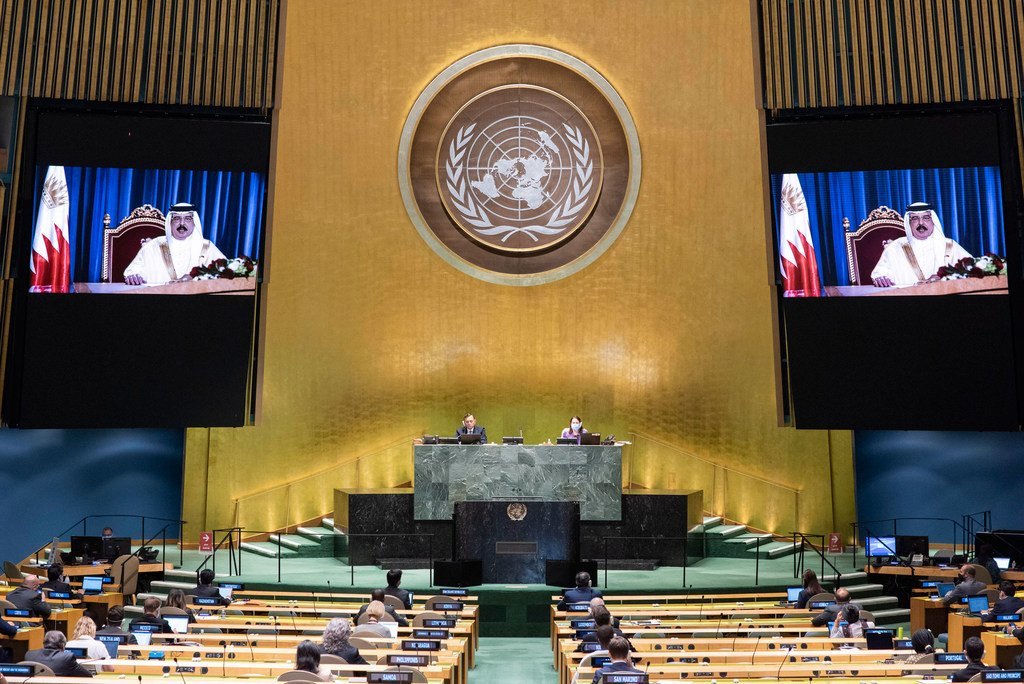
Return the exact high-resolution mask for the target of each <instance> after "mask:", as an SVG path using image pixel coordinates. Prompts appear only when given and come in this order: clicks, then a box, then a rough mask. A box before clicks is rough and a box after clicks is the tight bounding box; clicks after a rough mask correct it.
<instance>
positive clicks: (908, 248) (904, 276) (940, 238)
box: [871, 202, 971, 287]
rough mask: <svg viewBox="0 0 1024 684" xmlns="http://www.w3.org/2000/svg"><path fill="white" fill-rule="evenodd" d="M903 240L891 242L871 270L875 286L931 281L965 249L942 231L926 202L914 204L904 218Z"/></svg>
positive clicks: (958, 258) (959, 256)
mask: <svg viewBox="0 0 1024 684" xmlns="http://www.w3.org/2000/svg"><path fill="white" fill-rule="evenodd" d="M903 228H904V230H905V231H906V233H907V236H906V237H901V238H899V239H898V240H893V241H892V242H890V243H889V244H888V245H886V246H885V249H883V250H882V256H881V258H879V260H878V264H876V265H875V268H874V270H872V271H871V282H872V283H874V285H875V287H893V286H897V287H902V286H906V285H917V284H918V283H923V282H927V281H929V280H932V279H933V278H934V277H935V276H936V274H937V273H938V271H939V268H940V267H942V266H950V265H952V264H955V263H956V262H958V261H960V260H961V259H963V258H964V257H969V256H971V255H970V254H969V253H968V252H967V250H965V249H964V248H963V247H961V246H960V245H958V244H957V243H956V241H955V240H950V239H949V238H947V237H946V236H945V234H944V233H943V232H942V224H941V223H939V217H938V215H937V214H936V213H935V211H934V209H932V205H930V204H928V203H927V202H914V203H913V204H911V205H910V206H908V207H907V213H905V214H904V215H903Z"/></svg>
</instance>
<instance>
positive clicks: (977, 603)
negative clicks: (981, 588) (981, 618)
mask: <svg viewBox="0 0 1024 684" xmlns="http://www.w3.org/2000/svg"><path fill="white" fill-rule="evenodd" d="M987 610H988V596H985V595H984V594H981V595H980V596H968V597H967V612H968V613H969V614H970V615H981V614H982V613H984V612H985V611H987Z"/></svg>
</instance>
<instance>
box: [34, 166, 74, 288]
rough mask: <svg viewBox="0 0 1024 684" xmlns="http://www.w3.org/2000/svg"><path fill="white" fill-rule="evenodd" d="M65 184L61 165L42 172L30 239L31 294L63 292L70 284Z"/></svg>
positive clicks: (65, 180)
mask: <svg viewBox="0 0 1024 684" xmlns="http://www.w3.org/2000/svg"><path fill="white" fill-rule="evenodd" d="M69 208H70V207H69V205H68V183H67V179H66V178H65V177H64V167H63V166H51V167H50V168H48V169H47V170H46V180H45V181H44V182H43V195H42V197H40V198H39V213H38V215H37V216H36V230H35V234H34V236H33V237H32V260H31V262H30V263H29V269H30V270H31V272H32V277H31V282H30V285H31V286H32V291H33V292H67V291H68V289H69V285H70V282H71V246H70V244H69V242H70V240H69V238H68V234H69V233H68V210H69Z"/></svg>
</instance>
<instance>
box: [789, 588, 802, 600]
mask: <svg viewBox="0 0 1024 684" xmlns="http://www.w3.org/2000/svg"><path fill="white" fill-rule="evenodd" d="M801 591H803V587H786V600H787V601H789V602H790V603H796V602H797V601H799V600H800V592H801Z"/></svg>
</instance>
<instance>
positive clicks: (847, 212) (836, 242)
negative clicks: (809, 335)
mask: <svg viewBox="0 0 1024 684" xmlns="http://www.w3.org/2000/svg"><path fill="white" fill-rule="evenodd" d="M798 176H799V177H800V185H801V187H802V188H803V191H804V197H805V198H806V200H807V210H808V212H809V213H810V221H811V235H812V236H813V238H814V248H815V252H816V253H817V255H818V272H819V273H820V274H821V281H822V284H823V285H849V284H850V275H849V271H848V270H847V263H846V241H845V240H844V238H843V218H844V217H845V218H849V219H850V228H851V229H852V230H856V229H857V226H858V225H859V224H860V222H861V221H863V220H864V219H865V218H867V216H868V214H869V213H870V212H871V210H872V209H875V208H877V207H879V206H883V205H884V206H887V207H891V208H892V209H895V210H897V211H899V212H900V214H903V213H904V212H905V211H906V208H907V205H908V204H911V203H912V202H917V201H925V202H930V203H931V204H932V205H933V206H934V207H935V212H936V213H937V214H938V215H939V222H940V223H942V230H943V232H944V233H945V234H946V237H948V238H952V239H953V240H956V241H957V242H958V243H959V244H960V246H961V247H963V248H964V249H966V250H967V251H968V252H970V253H971V254H972V255H973V256H976V257H977V256H981V255H983V254H985V253H987V252H993V253H995V254H999V255H1001V256H1005V255H1006V240H1005V236H1004V234H1003V196H1002V186H1001V183H1000V177H999V168H998V167H995V166H985V167H971V168H953V169H901V170H895V171H843V172H829V173H800V174H798ZM781 192H782V175H781V174H774V175H772V197H773V198H774V199H773V202H774V216H775V218H774V221H775V223H776V235H778V221H779V196H780V194H781ZM776 253H777V252H776Z"/></svg>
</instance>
